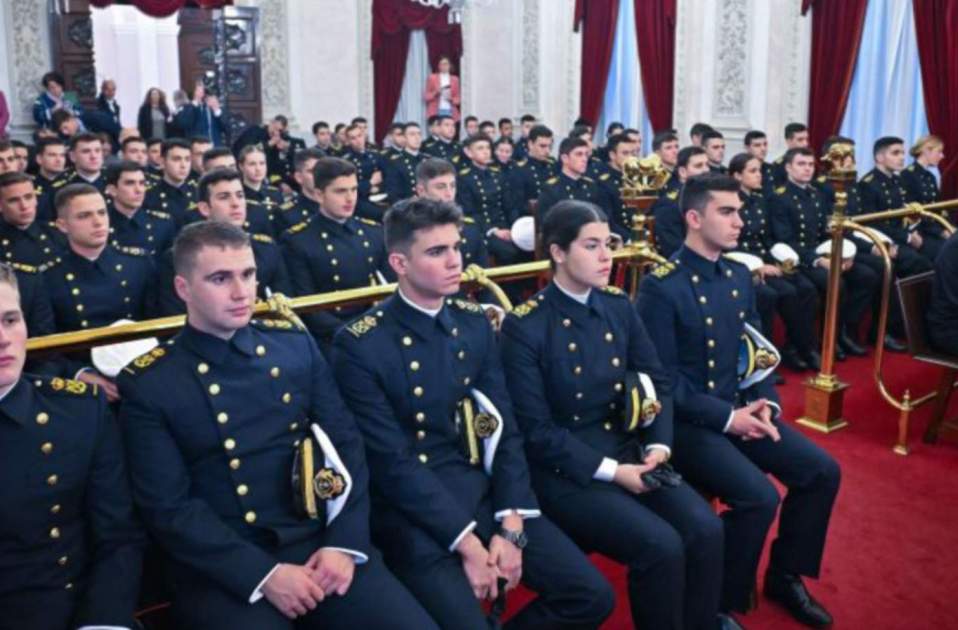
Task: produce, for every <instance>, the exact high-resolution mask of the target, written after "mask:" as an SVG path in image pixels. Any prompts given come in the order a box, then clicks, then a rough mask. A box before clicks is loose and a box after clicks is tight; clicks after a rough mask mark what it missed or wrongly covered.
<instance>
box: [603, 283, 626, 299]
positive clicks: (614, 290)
mask: <svg viewBox="0 0 958 630" xmlns="http://www.w3.org/2000/svg"><path fill="white" fill-rule="evenodd" d="M602 292H603V293H608V294H609V295H617V296H619V297H628V295H627V294H626V292H625V291H623V290H622V289H620V288H619V287H617V286H615V285H613V284H608V285H606V286H604V287H602Z"/></svg>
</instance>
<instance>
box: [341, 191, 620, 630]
mask: <svg viewBox="0 0 958 630" xmlns="http://www.w3.org/2000/svg"><path fill="white" fill-rule="evenodd" d="M461 216H462V214H461V212H459V210H458V209H457V208H456V207H455V206H453V205H451V204H446V203H440V202H435V201H432V200H426V199H412V200H409V201H406V202H402V203H401V204H398V205H396V206H393V208H392V209H390V211H389V213H388V214H387V215H386V219H385V228H386V231H387V233H388V234H389V239H390V241H389V256H390V264H391V265H392V266H393V269H394V270H395V272H396V274H397V275H398V276H399V291H398V293H397V294H396V295H393V296H392V297H390V298H389V299H387V300H386V301H385V302H383V303H382V304H381V305H380V306H378V307H375V308H373V309H372V310H370V311H368V312H367V313H366V314H365V315H363V316H362V317H360V318H358V319H356V320H355V321H353V323H351V324H349V325H347V326H346V327H345V328H344V329H342V330H341V331H340V332H339V333H338V334H337V336H336V340H335V346H334V350H333V365H334V372H335V374H336V379H337V381H338V382H339V384H340V387H341V389H342V391H343V395H344V398H345V399H346V403H347V404H348V405H349V406H350V408H351V409H352V410H353V412H354V413H355V414H356V419H357V422H358V423H359V426H360V429H361V430H362V432H363V437H364V440H365V443H366V450H367V457H368V459H369V467H370V473H371V479H372V488H373V496H374V507H373V518H372V527H373V535H374V539H375V540H377V541H382V542H381V543H380V544H381V545H382V547H383V552H384V554H385V555H386V559H387V563H389V565H390V567H391V568H392V569H393V570H394V571H395V572H396V574H397V575H398V576H399V579H400V580H402V581H403V582H404V583H405V584H406V585H407V587H408V588H409V589H410V590H411V591H412V593H413V594H414V595H415V596H416V598H417V599H418V600H419V601H420V602H421V603H422V604H423V606H424V607H425V608H426V610H428V611H429V613H430V614H431V615H432V616H433V618H434V619H436V621H437V622H439V624H440V625H441V626H442V627H444V628H457V629H463V630H472V629H476V630H478V629H485V628H488V627H489V625H488V622H487V619H486V617H485V615H484V614H483V611H482V608H481V607H480V605H479V602H480V601H482V600H485V599H491V600H495V599H496V596H497V593H498V591H499V589H500V585H498V584H497V579H498V578H499V577H500V576H501V577H502V578H503V579H504V581H505V582H506V583H505V584H504V585H502V586H501V588H505V590H507V591H508V590H510V589H512V588H513V587H515V586H516V584H517V583H518V582H519V581H520V580H522V581H524V582H525V583H526V584H528V585H529V586H531V587H532V588H533V589H534V590H536V591H538V593H539V597H538V598H537V599H536V600H534V601H533V602H532V603H530V604H528V605H527V606H526V607H525V608H524V609H522V610H521V611H519V612H518V613H517V614H516V616H515V617H514V618H513V619H511V620H510V622H509V624H507V627H510V628H512V627H514V628H545V627H549V628H564V627H570V628H571V627H575V628H595V627H598V625H599V624H600V623H601V622H602V621H603V620H604V619H605V618H606V617H607V616H608V615H609V613H610V612H611V610H612V605H613V596H612V592H611V590H610V588H609V585H608V584H607V583H606V582H605V580H604V579H603V578H602V576H601V574H599V572H598V571H597V570H596V569H595V567H593V566H592V565H591V564H590V563H589V561H588V560H587V559H586V557H585V556H584V555H583V554H582V552H581V551H579V550H578V549H577V548H576V546H575V544H574V543H573V542H572V541H571V540H569V539H568V538H567V537H566V536H565V535H564V534H563V533H562V532H561V531H560V530H559V529H558V528H557V527H556V526H555V525H553V524H552V523H551V522H550V521H549V520H548V519H546V518H545V517H544V516H541V515H540V512H539V506H538V504H537V502H536V498H535V495H534V494H533V493H532V489H531V488H530V486H529V471H528V468H527V466H526V460H525V457H524V455H523V451H522V439H521V436H520V433H519V430H518V427H517V426H516V422H515V419H514V417H513V414H512V408H511V402H510V399H509V394H508V392H507V391H506V385H505V379H504V375H503V372H502V366H501V364H500V362H499V356H498V350H497V347H496V339H495V332H494V330H493V329H492V327H491V326H490V324H489V321H488V320H487V319H486V317H485V314H484V313H483V311H482V309H481V308H480V307H479V306H477V305H475V304H473V303H471V302H466V301H463V300H459V299H452V298H450V297H449V296H452V295H454V294H455V293H456V292H457V291H458V290H459V279H460V273H461V271H462V259H461V257H460V255H459V251H458V249H459V239H460V235H459V225H458V224H459V222H460V220H461ZM457 407H458V408H459V411H458V413H457Z"/></svg>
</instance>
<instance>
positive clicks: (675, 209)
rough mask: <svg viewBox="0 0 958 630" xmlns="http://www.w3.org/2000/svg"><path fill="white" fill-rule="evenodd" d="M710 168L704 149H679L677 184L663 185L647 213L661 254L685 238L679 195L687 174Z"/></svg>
mask: <svg viewBox="0 0 958 630" xmlns="http://www.w3.org/2000/svg"><path fill="white" fill-rule="evenodd" d="M708 168H709V163H708V158H707V157H706V155H705V149H703V148H702V147H695V146H692V147H684V148H683V149H682V150H681V151H679V156H678V159H677V161H676V167H675V173H674V174H673V176H672V181H675V182H676V185H675V186H674V187H673V188H672V189H671V190H669V189H668V187H666V188H663V189H662V192H661V194H660V195H659V198H658V199H656V200H655V203H653V204H652V208H651V209H650V210H649V213H650V214H651V215H652V216H653V217H654V218H655V248H656V249H658V250H659V253H660V254H662V255H663V256H671V255H672V254H674V253H675V252H676V251H677V250H678V249H679V247H681V245H682V241H684V240H685V220H684V219H683V218H682V211H681V210H680V209H679V197H680V195H681V194H682V187H683V186H684V185H685V182H686V181H688V179H689V178H690V177H695V176H696V175H701V174H702V173H707V172H708Z"/></svg>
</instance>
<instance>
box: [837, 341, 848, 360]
mask: <svg viewBox="0 0 958 630" xmlns="http://www.w3.org/2000/svg"><path fill="white" fill-rule="evenodd" d="M845 359H846V356H845V351H844V350H842V346H841V344H839V343H836V344H835V360H836V361H844V360H845Z"/></svg>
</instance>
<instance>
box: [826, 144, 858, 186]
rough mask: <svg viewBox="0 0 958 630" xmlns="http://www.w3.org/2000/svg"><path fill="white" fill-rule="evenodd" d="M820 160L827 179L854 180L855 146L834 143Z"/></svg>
mask: <svg viewBox="0 0 958 630" xmlns="http://www.w3.org/2000/svg"><path fill="white" fill-rule="evenodd" d="M820 159H821V161H822V163H823V164H824V165H825V167H826V171H825V174H826V175H827V176H828V178H829V179H832V180H835V179H841V180H851V181H854V180H855V145H853V144H851V143H848V142H835V143H833V144H832V145H831V146H830V147H828V151H827V152H826V153H825V155H823V156H822V157H821V158H820Z"/></svg>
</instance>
